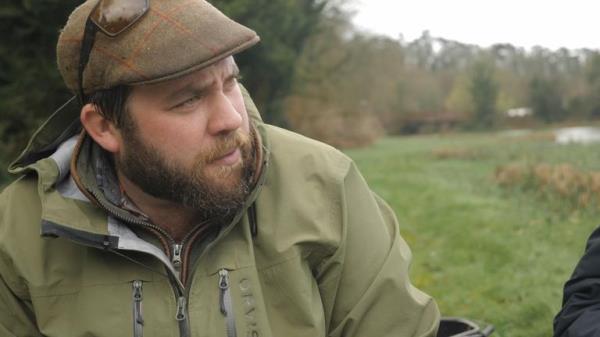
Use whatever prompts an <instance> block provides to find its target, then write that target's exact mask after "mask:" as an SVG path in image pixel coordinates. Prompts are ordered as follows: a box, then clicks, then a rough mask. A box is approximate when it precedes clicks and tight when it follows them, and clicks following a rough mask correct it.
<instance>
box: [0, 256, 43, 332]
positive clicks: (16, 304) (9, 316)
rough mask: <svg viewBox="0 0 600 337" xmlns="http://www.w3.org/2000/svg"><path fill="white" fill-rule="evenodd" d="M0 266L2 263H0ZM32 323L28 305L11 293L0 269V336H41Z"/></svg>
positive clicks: (30, 310) (32, 319)
mask: <svg viewBox="0 0 600 337" xmlns="http://www.w3.org/2000/svg"><path fill="white" fill-rule="evenodd" d="M0 259H1V257H0ZM1 266H2V261H0V267H1ZM34 322H35V320H34V315H33V311H32V309H31V305H30V303H27V302H25V301H22V300H20V298H19V297H18V296H17V295H16V294H15V293H14V292H13V290H12V289H11V288H10V287H9V285H8V284H7V282H6V280H5V276H4V275H2V268H0V336H6V337H33V336H41V334H40V333H39V331H38V330H37V328H36V325H35V323H34Z"/></svg>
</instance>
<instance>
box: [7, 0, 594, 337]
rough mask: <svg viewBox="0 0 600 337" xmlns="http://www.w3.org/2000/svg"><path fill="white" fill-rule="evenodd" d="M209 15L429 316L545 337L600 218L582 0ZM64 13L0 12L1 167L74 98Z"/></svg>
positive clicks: (429, 2)
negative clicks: (351, 193) (232, 29)
mask: <svg viewBox="0 0 600 337" xmlns="http://www.w3.org/2000/svg"><path fill="white" fill-rule="evenodd" d="M211 2H212V3H213V4H214V5H215V6H216V7H218V8H219V9H221V10H222V11H224V12H225V13H226V14H228V15H229V16H230V17H232V18H234V19H236V20H237V21H239V22H241V23H243V24H245V25H247V26H249V27H251V28H253V29H254V30H256V31H257V32H258V33H259V35H260V36H261V38H262V42H261V43H260V45H258V46H257V47H254V48H252V49H251V50H249V51H247V52H244V53H242V54H240V55H238V56H237V58H236V59H237V62H238V64H239V65H240V67H241V70H242V76H243V79H242V83H243V84H244V85H245V86H246V87H247V88H248V89H249V91H250V92H251V94H252V96H253V98H254V99H255V102H256V103H257V105H258V107H259V109H260V110H261V112H262V115H263V117H264V119H265V120H267V121H268V122H270V123H273V124H276V125H279V126H282V127H285V128H289V129H292V130H294V131H297V132H299V133H302V134H304V135H307V136H309V137H313V138H316V139H319V140H322V141H324V142H327V143H329V144H331V145H333V146H336V147H338V148H341V149H343V150H344V151H345V152H346V153H347V154H348V155H350V156H351V157H352V158H354V159H355V160H356V161H357V163H358V165H359V166H360V168H361V170H362V172H363V174H364V175H365V178H366V179H367V180H368V181H369V183H370V184H371V186H372V187H373V189H374V190H375V191H376V192H377V193H378V194H380V195H381V196H383V197H384V198H385V199H386V200H387V201H388V202H389V203H390V204H391V206H392V207H393V208H394V209H395V210H396V213H397V214H398V218H399V220H400V223H401V232H402V234H403V236H404V238H405V239H406V240H407V241H408V242H409V244H410V245H411V248H412V250H413V253H414V262H413V268H412V272H411V273H412V278H413V281H414V283H415V284H416V285H417V286H418V287H420V288H422V289H424V290H425V291H426V292H428V293H430V294H432V295H434V297H436V299H437V300H438V302H439V304H440V307H441V309H442V313H443V314H444V315H446V316H466V317H470V318H475V319H480V320H483V321H486V322H490V323H493V324H495V325H496V327H497V332H496V333H495V335H497V336H528V337H530V336H549V335H551V333H552V332H551V331H552V318H553V316H554V314H555V313H556V312H557V311H558V309H559V308H560V305H561V296H562V285H563V283H564V282H565V281H566V280H567V278H568V277H569V275H570V273H571V271H572V269H573V267H574V264H575V263H576V261H577V259H578V258H579V256H580V255H581V253H582V252H583V248H584V243H585V240H586V237H587V236H588V235H589V233H591V231H592V230H593V228H594V227H595V226H596V224H597V220H596V219H597V218H598V214H599V213H598V206H599V202H600V151H598V145H597V144H596V143H595V142H596V141H598V140H600V131H599V130H600V129H598V128H597V126H599V127H600V51H599V48H600V40H598V38H597V35H594V34H595V32H596V31H597V29H596V26H597V25H595V23H596V22H597V21H596V20H597V19H596V18H594V17H593V16H592V15H593V14H594V13H597V12H598V11H597V9H598V8H597V7H598V6H597V5H595V4H594V2H592V1H583V0H572V1H568V2H566V1H545V2H542V1H537V0H531V1H527V2H523V1H521V2H516V1H515V2H514V3H513V1H512V0H511V1H508V0H506V1H502V2H489V1H469V0H457V1H441V0H440V1H435V0H423V1H418V2H414V3H409V2H406V1H400V0H396V1H392V0H387V1H386V0H368V1H367V0H363V1H359V0H214V1H211ZM79 3H80V1H73V0H10V1H5V2H3V3H2V4H0V33H1V39H2V43H1V44H0V165H2V167H6V166H7V165H8V163H9V162H10V159H12V158H14V157H15V156H16V155H17V154H18V152H19V151H20V150H22V148H23V147H24V145H25V143H26V141H27V139H28V137H29V136H30V134H31V133H32V132H33V130H35V129H36V128H37V127H38V126H39V125H40V123H41V122H42V121H43V120H44V119H45V118H46V117H48V116H49V114H50V113H51V112H52V111H54V110H55V109H56V108H57V107H59V106H60V105H61V104H62V103H63V102H64V101H66V100H67V99H68V98H69V97H70V96H71V94H70V93H69V92H68V91H67V90H66V88H65V87H64V85H63V83H62V80H61V78H60V75H59V73H58V71H57V69H56V59H55V45H56V40H57V37H58V32H59V30H60V28H61V26H62V25H63V24H64V23H65V22H66V19H67V17H68V14H69V13H70V12H71V11H72V9H73V8H74V7H75V6H76V5H78V4H79ZM10 179H11V178H10V177H9V176H8V175H7V174H6V173H5V172H4V170H2V171H1V172H0V184H6V183H7V182H8V181H9V180H10Z"/></svg>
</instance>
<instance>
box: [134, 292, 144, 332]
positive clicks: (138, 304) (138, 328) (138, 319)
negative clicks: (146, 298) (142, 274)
mask: <svg viewBox="0 0 600 337" xmlns="http://www.w3.org/2000/svg"><path fill="white" fill-rule="evenodd" d="M142 284H143V283H142V281H139V280H135V281H133V336H134V337H142V336H143V335H144V316H143V313H142V299H143V298H142Z"/></svg>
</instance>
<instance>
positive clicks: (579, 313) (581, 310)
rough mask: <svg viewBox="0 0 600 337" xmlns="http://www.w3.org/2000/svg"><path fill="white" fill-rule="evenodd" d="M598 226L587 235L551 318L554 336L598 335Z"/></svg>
mask: <svg viewBox="0 0 600 337" xmlns="http://www.w3.org/2000/svg"><path fill="white" fill-rule="evenodd" d="M599 265H600V227H599V228H597V229H596V230H594V232H593V233H592V234H591V235H590V237H589V239H588V242H587V245H586V249H585V254H584V255H583V256H582V257H581V260H579V262H578V263H577V266H576V267H575V270H574V271H573V275H572V276H571V278H570V279H569V281H567V283H566V284H565V288H564V296H563V305H562V309H561V310H560V312H559V313H558V314H557V315H556V317H555V318H554V336H555V337H594V336H600V323H599V322H600V320H599V319H598V317H599V315H598V313H599V312H600V268H599Z"/></svg>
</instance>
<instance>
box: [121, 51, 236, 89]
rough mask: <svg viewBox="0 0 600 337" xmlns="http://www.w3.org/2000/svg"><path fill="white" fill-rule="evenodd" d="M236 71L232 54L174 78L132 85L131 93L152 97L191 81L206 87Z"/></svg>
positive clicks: (181, 86) (183, 85)
mask: <svg viewBox="0 0 600 337" xmlns="http://www.w3.org/2000/svg"><path fill="white" fill-rule="evenodd" d="M238 71H239V70H238V67H237V65H236V63H235V60H234V59H233V56H229V57H227V58H225V59H223V60H221V61H218V62H216V63H214V64H212V65H210V66H208V67H206V68H202V69H200V70H197V71H195V72H192V73H190V74H187V75H185V76H182V77H179V78H176V79H172V80H168V81H164V82H159V83H154V84H146V85H139V86H134V87H133V90H132V95H135V94H136V93H137V94H144V95H151V96H153V97H162V96H166V95H168V94H170V93H172V92H175V91H177V90H179V89H181V88H183V87H185V86H188V85H190V84H192V83H193V84H194V86H197V87H208V86H210V85H212V84H213V83H214V82H215V81H216V80H218V79H224V78H227V77H229V76H231V75H233V74H236V73H237V72H238Z"/></svg>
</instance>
